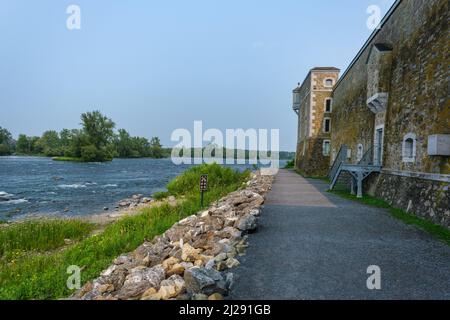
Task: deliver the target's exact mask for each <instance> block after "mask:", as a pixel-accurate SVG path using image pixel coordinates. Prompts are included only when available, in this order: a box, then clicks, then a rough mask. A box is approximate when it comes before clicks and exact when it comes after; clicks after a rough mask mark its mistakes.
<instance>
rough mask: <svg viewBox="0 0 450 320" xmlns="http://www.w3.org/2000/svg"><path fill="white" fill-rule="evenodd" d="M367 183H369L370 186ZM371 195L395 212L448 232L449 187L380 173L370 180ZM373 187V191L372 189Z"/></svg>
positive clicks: (433, 182) (446, 184) (449, 216)
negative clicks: (429, 222)
mask: <svg viewBox="0 0 450 320" xmlns="http://www.w3.org/2000/svg"><path fill="white" fill-rule="evenodd" d="M369 181H370V182H369ZM369 181H368V182H369V186H368V187H369V188H370V187H372V188H371V190H368V192H369V193H370V194H372V195H373V196H376V197H378V198H381V199H384V200H386V201H387V202H388V203H389V204H390V205H392V206H393V207H395V208H400V209H403V210H405V211H406V212H409V213H414V214H415V215H417V216H420V217H422V218H426V219H428V220H431V221H433V222H435V223H438V224H441V225H443V226H445V227H447V228H450V190H449V189H450V188H449V185H448V183H445V182H438V181H431V180H425V179H419V178H413V177H403V176H398V175H391V174H388V173H381V174H377V175H374V176H373V177H372V179H370V180H369ZM374 186H375V187H374Z"/></svg>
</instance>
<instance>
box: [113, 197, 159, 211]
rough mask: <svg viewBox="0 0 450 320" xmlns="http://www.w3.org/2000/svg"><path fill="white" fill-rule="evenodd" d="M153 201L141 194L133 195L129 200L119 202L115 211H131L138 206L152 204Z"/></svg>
mask: <svg viewBox="0 0 450 320" xmlns="http://www.w3.org/2000/svg"><path fill="white" fill-rule="evenodd" d="M153 201H154V200H153V199H152V198H150V197H144V195H143V194H135V195H133V196H131V198H127V199H123V200H120V201H119V203H118V205H117V207H116V209H121V210H122V209H133V208H136V207H139V206H143V205H146V204H148V203H151V202H153Z"/></svg>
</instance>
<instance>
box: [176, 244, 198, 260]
mask: <svg viewBox="0 0 450 320" xmlns="http://www.w3.org/2000/svg"><path fill="white" fill-rule="evenodd" d="M200 252H201V250H200V249H194V248H193V247H192V246H191V245H189V244H188V243H185V244H184V245H183V249H182V252H181V259H182V260H183V261H186V262H195V261H196V260H198V259H199V258H200Z"/></svg>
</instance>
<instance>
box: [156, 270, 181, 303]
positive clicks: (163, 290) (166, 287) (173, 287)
mask: <svg viewBox="0 0 450 320" xmlns="http://www.w3.org/2000/svg"><path fill="white" fill-rule="evenodd" d="M185 290H186V285H185V282H184V279H183V278H182V277H180V276H179V275H173V276H171V277H169V279H167V280H164V281H162V282H161V287H160V288H159V291H158V293H159V295H160V297H161V299H162V300H168V299H171V298H175V297H176V296H178V295H179V294H181V293H183V292H184V291H185Z"/></svg>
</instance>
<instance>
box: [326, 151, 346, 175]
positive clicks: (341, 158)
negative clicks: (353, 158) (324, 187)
mask: <svg viewBox="0 0 450 320" xmlns="http://www.w3.org/2000/svg"><path fill="white" fill-rule="evenodd" d="M346 159H347V146H346V145H345V144H344V145H342V146H341V148H340V149H339V152H338V154H337V156H336V159H334V162H333V165H332V166H331V169H330V172H329V173H328V177H329V178H330V180H333V179H334V176H335V175H336V173H337V172H338V170H339V167H340V166H341V165H342V164H343V163H344V162H345V160H346Z"/></svg>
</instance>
